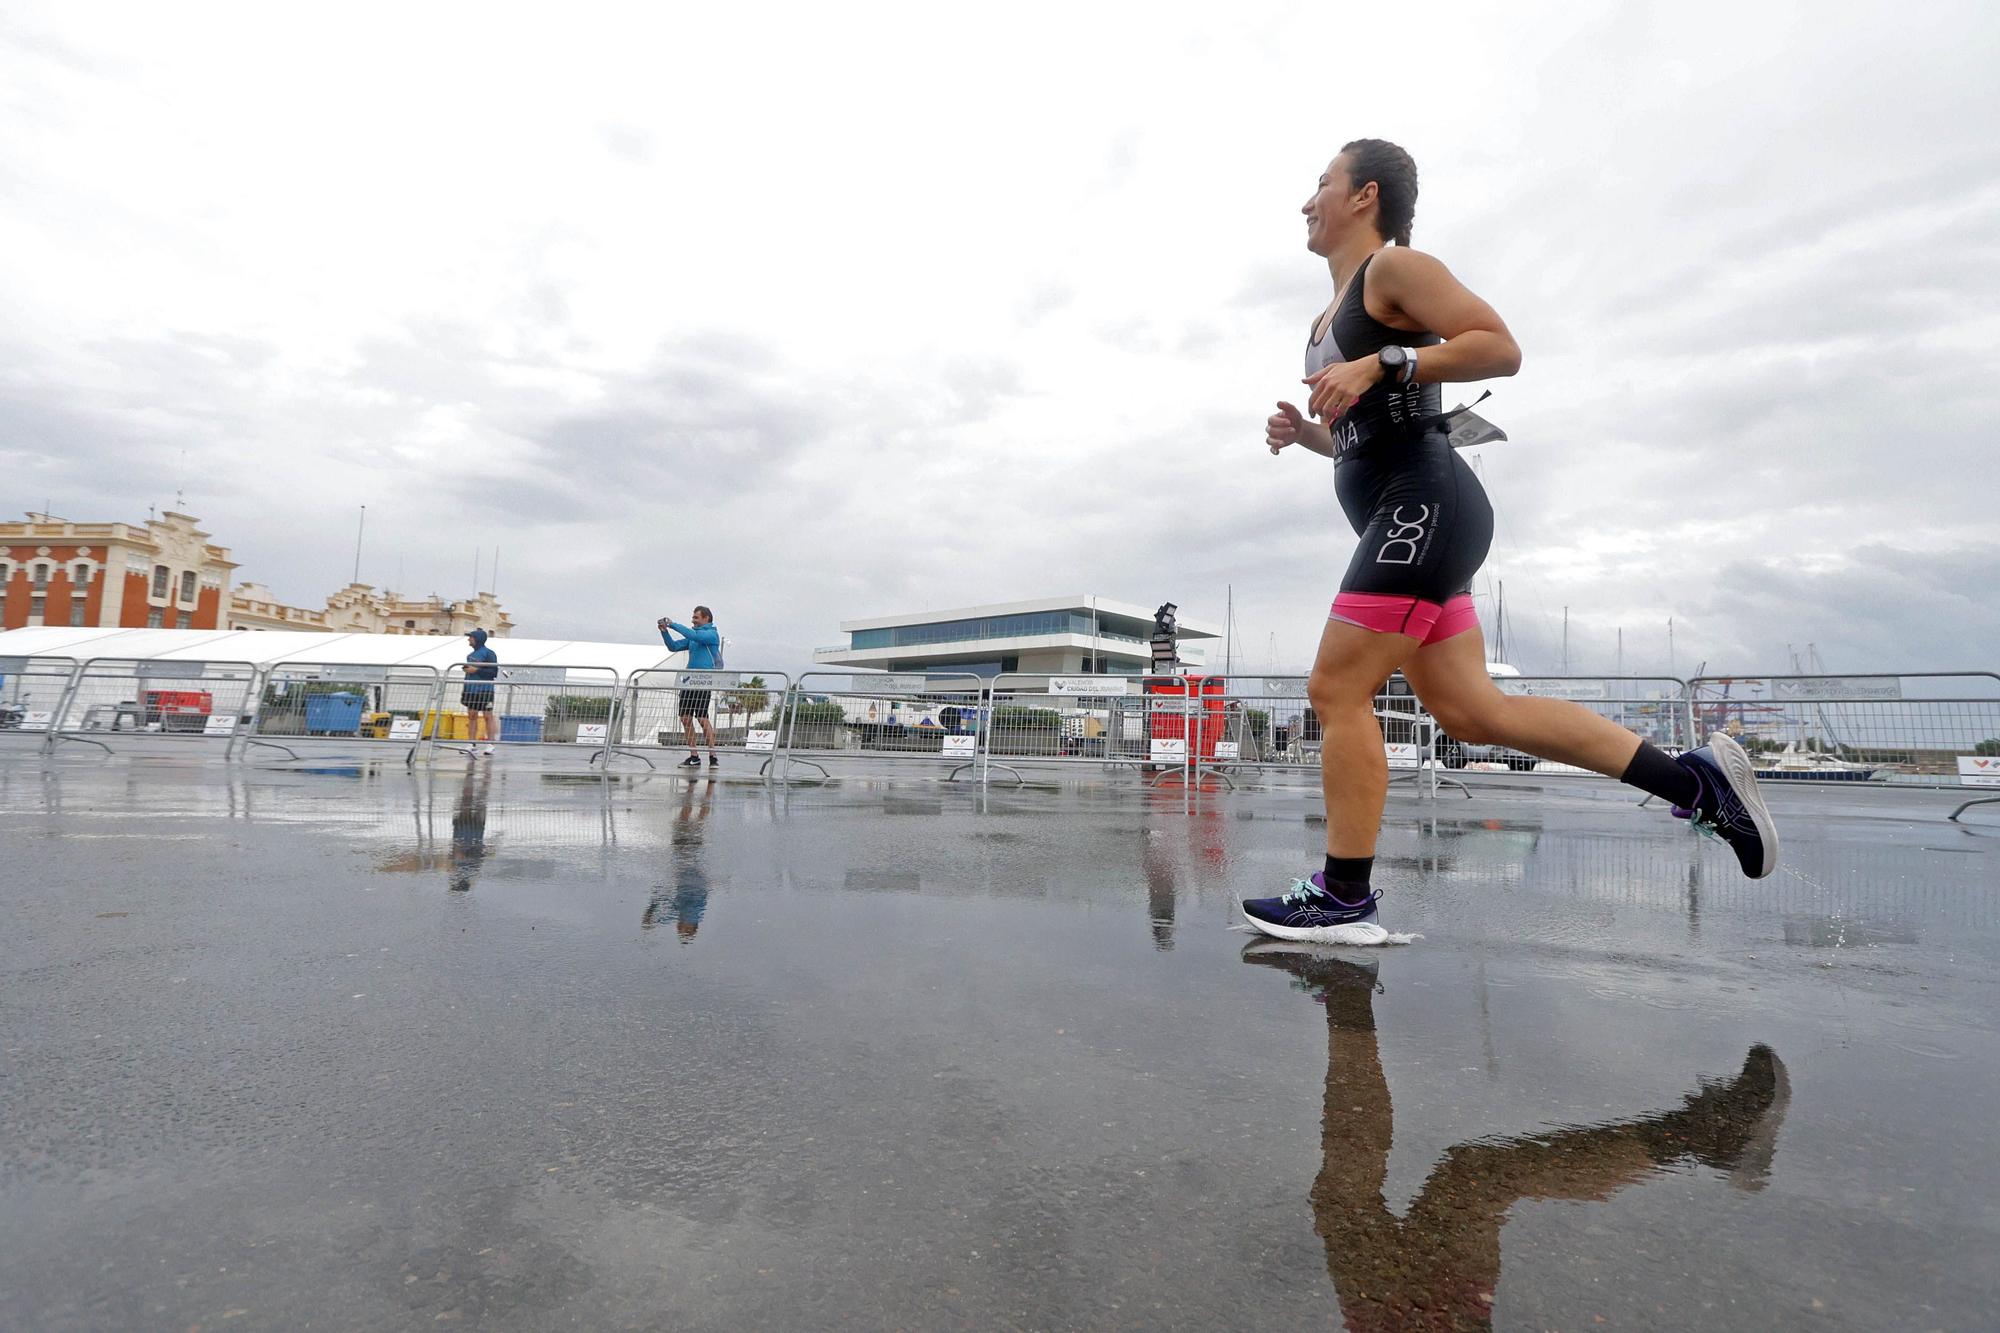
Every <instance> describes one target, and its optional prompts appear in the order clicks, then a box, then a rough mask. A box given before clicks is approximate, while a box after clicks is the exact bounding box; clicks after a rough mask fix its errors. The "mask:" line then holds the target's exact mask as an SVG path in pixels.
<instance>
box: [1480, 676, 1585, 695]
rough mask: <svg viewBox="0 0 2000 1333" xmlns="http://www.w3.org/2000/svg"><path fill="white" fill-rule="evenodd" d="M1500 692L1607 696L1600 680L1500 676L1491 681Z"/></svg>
mask: <svg viewBox="0 0 2000 1333" xmlns="http://www.w3.org/2000/svg"><path fill="white" fill-rule="evenodd" d="M1493 683H1494V684H1495V685H1498V686H1499V687H1500V693H1502V694H1521V695H1527V696H1528V697H1529V698H1533V699H1603V698H1606V697H1608V695H1607V692H1606V690H1605V688H1604V682H1603V681H1601V680H1516V679H1511V678H1507V677H1502V678H1501V679H1499V680H1496V681H1494V682H1493Z"/></svg>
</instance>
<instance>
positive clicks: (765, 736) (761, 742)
mask: <svg viewBox="0 0 2000 1333" xmlns="http://www.w3.org/2000/svg"><path fill="white" fill-rule="evenodd" d="M743 748H744V749H746V750H758V751H763V752H769V751H771V750H775V749H777V748H778V733H777V732H775V731H763V730H757V729H752V730H750V731H748V732H746V733H744V736H743Z"/></svg>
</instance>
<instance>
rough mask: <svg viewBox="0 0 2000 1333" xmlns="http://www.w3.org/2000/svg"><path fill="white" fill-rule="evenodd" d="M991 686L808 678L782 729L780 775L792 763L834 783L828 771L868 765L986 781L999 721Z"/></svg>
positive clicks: (964, 678) (966, 677)
mask: <svg viewBox="0 0 2000 1333" xmlns="http://www.w3.org/2000/svg"><path fill="white" fill-rule="evenodd" d="M991 711H992V710H991V707H990V705H989V702H988V689H987V683H986V681H985V680H984V679H983V678H982V677H980V676H976V675H973V674H972V673H971V672H965V671H926V672H902V673H881V672H875V673H866V674H864V673H858V672H840V671H808V672H806V673H805V674H803V675H801V676H800V677H799V679H798V683H797V684H796V685H795V686H793V687H792V690H791V694H790V697H789V698H788V700H787V701H786V704H785V707H784V711H783V719H782V726H781V728H780V733H779V739H778V747H779V755H780V761H779V771H780V774H781V775H782V776H784V777H785V778H787V779H789V777H790V772H789V769H790V766H791V764H792V763H794V762H797V763H803V764H805V765H806V766H807V767H809V768H815V769H818V770H819V773H820V776H821V777H827V776H829V775H828V772H827V768H826V765H827V764H828V763H831V762H835V761H849V760H860V759H865V760H868V761H870V762H873V763H884V764H893V765H896V766H898V767H907V766H909V765H912V764H930V765H944V764H949V765H951V770H950V772H948V773H947V774H946V775H945V780H946V781H951V780H953V779H955V778H957V777H958V775H959V774H961V773H964V772H967V771H970V772H972V773H975V774H976V775H978V777H979V780H980V781H982V782H983V781H985V779H986V768H985V751H984V747H983V746H982V745H981V744H980V740H981V734H982V733H983V732H984V731H985V729H986V727H987V725H988V723H989V721H990V715H991Z"/></svg>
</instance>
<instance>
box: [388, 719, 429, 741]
mask: <svg viewBox="0 0 2000 1333" xmlns="http://www.w3.org/2000/svg"><path fill="white" fill-rule="evenodd" d="M423 735H424V724H423V722H422V721H421V720H419V719H417V718H414V717H399V718H393V719H391V720H390V722H389V739H390V740H392V741H416V740H422V739H423Z"/></svg>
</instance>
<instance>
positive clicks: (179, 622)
mask: <svg viewBox="0 0 2000 1333" xmlns="http://www.w3.org/2000/svg"><path fill="white" fill-rule="evenodd" d="M191 619H192V618H191V617H190V616H189V615H188V613H187V612H185V611H183V612H181V613H180V614H179V615H177V616H175V617H174V628H175V629H187V628H189V621H190V620H191Z"/></svg>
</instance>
